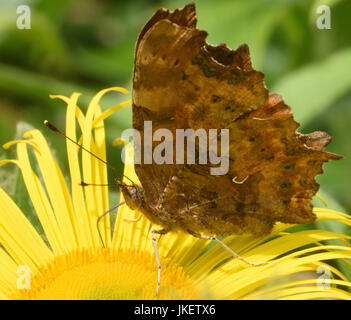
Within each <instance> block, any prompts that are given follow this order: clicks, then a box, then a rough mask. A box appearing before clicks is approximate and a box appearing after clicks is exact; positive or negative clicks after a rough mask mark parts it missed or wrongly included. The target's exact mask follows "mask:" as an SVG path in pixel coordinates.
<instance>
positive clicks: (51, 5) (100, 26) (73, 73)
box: [0, 0, 351, 230]
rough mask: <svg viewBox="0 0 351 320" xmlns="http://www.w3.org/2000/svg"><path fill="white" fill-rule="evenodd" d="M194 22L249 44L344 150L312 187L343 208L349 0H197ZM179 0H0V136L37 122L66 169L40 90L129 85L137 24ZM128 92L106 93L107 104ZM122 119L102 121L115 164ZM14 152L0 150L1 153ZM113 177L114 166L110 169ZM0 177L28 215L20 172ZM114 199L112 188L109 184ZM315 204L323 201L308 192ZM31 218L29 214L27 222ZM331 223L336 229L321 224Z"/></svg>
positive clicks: (350, 134) (60, 121)
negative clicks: (324, 9) (324, 17)
mask: <svg viewBox="0 0 351 320" xmlns="http://www.w3.org/2000/svg"><path fill="white" fill-rule="evenodd" d="M195 2H196V6H197V17H198V27H199V28H200V29H203V30H206V31H208V33H209V36H208V42H209V43H211V44H218V43H222V42H225V43H227V45H228V46H230V47H232V48H236V47H237V46H238V45H240V44H241V43H247V44H248V45H249V47H250V51H251V56H252V61H253V65H254V67H255V69H257V70H260V71H263V72H264V73H265V81H266V85H267V87H268V89H269V90H270V91H271V92H276V93H279V94H281V95H283V96H284V98H285V101H286V103H287V104H289V105H290V106H291V107H292V111H293V113H294V115H295V119H296V120H297V121H299V122H300V123H301V125H302V126H301V128H300V129H299V131H300V132H303V133H308V132H311V131H314V130H324V131H327V132H328V133H329V134H331V135H332V136H333V137H334V141H333V143H332V144H331V145H330V146H328V147H327V150H328V151H331V152H336V153H339V154H341V155H343V156H344V159H343V160H341V161H333V162H331V163H328V164H326V165H325V166H324V169H325V173H324V174H323V175H322V176H319V177H318V181H319V182H320V183H321V191H320V192H319V194H320V195H322V196H323V197H324V198H325V199H326V200H327V202H328V205H329V207H330V208H333V209H339V210H342V211H344V212H351V210H350V209H351V197H350V189H351V170H350V168H351V160H350V156H351V142H350V140H351V130H350V120H351V1H349V0H344V1H342V0H339V1H338V0H334V1H333V0H323V1H309V0H300V1H298V0H281V1H279V0H276V1H273V0H272V1H268V0H266V1H265V0H245V1H233V0H231V1H230V0H221V1H213V0H212V1H210V0H199V1H195ZM185 3H186V2H185V1H156V0H154V1H146V0H144V1H141V0H140V1H112V0H111V1H107V0H105V1H101V0H95V1H92V0H76V1H72V0H51V1H48V0H38V1H15V0H11V1H4V0H2V1H1V2H0V144H1V145H2V144H3V143H5V142H7V141H8V140H12V139H15V138H20V137H21V136H22V134H23V132H24V131H26V130H28V129H30V128H32V127H36V128H39V129H40V130H42V132H44V135H45V136H46V137H47V139H48V140H49V142H50V146H51V147H52V148H53V150H54V155H55V157H56V158H57V159H58V161H59V163H60V166H61V168H62V169H63V170H64V172H66V173H67V161H66V154H65V152H63V150H65V147H64V143H65V141H63V139H62V138H61V137H59V136H56V135H55V134H54V133H52V132H49V131H48V130H47V129H46V128H45V127H44V126H43V124H42V123H43V120H44V119H48V120H49V121H51V122H52V123H54V124H55V125H56V126H58V127H59V128H64V117H65V105H64V103H63V102H62V101H60V100H57V99H56V100H51V99H49V94H63V95H67V96H70V95H71V94H72V93H73V92H74V91H79V92H82V93H83V96H82V97H81V99H80V103H81V106H82V107H86V104H87V102H89V100H90V99H91V97H92V96H93V95H94V94H95V93H96V92H97V91H99V90H101V89H103V88H107V87H110V86H123V87H126V88H128V89H131V78H132V70H133V55H134V44H135V41H136V38H137V35H138V32H139V30H140V29H141V27H142V26H143V24H144V23H145V22H146V20H147V19H148V18H149V17H150V16H151V15H152V14H153V12H154V11H155V10H156V9H158V8H159V7H166V8H169V9H175V8H177V7H181V6H183V5H184V4H185ZM20 4H26V5H28V6H29V7H30V8H31V29H30V30H20V29H18V28H17V26H16V21H17V18H18V14H16V8H17V6H18V5H20ZM321 4H324V5H325V4H326V5H329V6H330V8H331V29H330V30H326V29H322V30H320V29H318V28H317V27H316V20H317V18H318V17H319V16H320V14H317V8H318V6H319V5H321ZM128 98H130V95H129V96H122V95H121V94H119V95H118V94H109V95H108V96H107V97H106V98H105V99H104V100H103V103H102V106H103V107H104V108H105V109H107V108H108V107H111V106H113V105H115V104H116V103H117V102H119V101H122V100H126V99H128ZM130 126H131V108H128V107H127V108H125V109H124V110H121V111H119V112H117V113H116V114H115V115H113V116H112V117H111V118H109V119H108V120H107V121H106V128H107V148H108V161H109V162H110V163H111V164H113V165H115V166H117V167H119V168H121V167H122V164H121V161H120V156H119V152H120V149H119V148H115V147H112V145H111V142H112V141H113V139H114V138H116V137H118V136H120V134H121V132H122V130H124V129H126V128H129V127H130ZM8 157H15V154H14V152H13V151H11V150H10V151H4V150H1V151H0V158H8ZM110 176H111V177H112V178H113V173H112V172H111V175H110ZM0 185H1V186H2V187H4V188H5V189H6V190H7V191H8V192H9V193H10V194H12V195H13V197H14V198H15V200H16V202H17V203H18V205H19V206H20V207H21V208H22V210H23V211H24V212H26V213H27V214H28V215H29V217H30V218H31V219H32V220H35V216H34V215H33V210H32V207H31V204H30V201H29V199H28V198H27V195H26V192H25V188H24V185H23V181H22V178H21V176H20V175H19V174H18V171H17V169H16V168H14V167H13V166H10V165H7V166H6V167H4V168H0ZM112 195H113V196H112V197H111V203H116V201H117V198H118V194H117V191H112ZM315 203H316V204H317V205H319V206H323V204H322V203H321V202H320V201H319V200H317V201H316V202H315ZM33 222H34V221H33ZM330 227H331V228H332V229H334V230H336V229H337V228H338V227H337V226H334V225H330Z"/></svg>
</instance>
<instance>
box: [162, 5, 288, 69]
mask: <svg viewBox="0 0 351 320" xmlns="http://www.w3.org/2000/svg"><path fill="white" fill-rule="evenodd" d="M185 3H186V2H184V1H175V2H174V1H169V2H168V3H166V4H165V5H164V7H166V8H177V7H182V6H184V5H185ZM287 9H288V7H287V6H286V4H284V3H280V2H278V1H265V2H264V4H262V0H247V1H232V0H231V1H228V0H227V1H218V2H213V1H210V0H204V1H198V2H196V11H197V18H198V28H199V29H200V30H206V31H207V32H208V38H207V42H208V43H210V44H214V45H216V44H218V43H223V42H225V43H226V44H227V45H228V47H231V48H232V49H236V48H237V47H238V46H239V45H241V44H243V43H246V44H247V45H248V46H249V48H250V54H251V58H252V61H253V65H254V67H255V68H257V69H260V68H261V64H262V59H263V55H264V51H265V49H266V46H267V43H268V41H269V39H270V36H271V34H272V33H273V31H274V28H275V27H276V26H277V24H278V23H279V22H280V21H281V19H284V15H285V13H286V10H287Z"/></svg>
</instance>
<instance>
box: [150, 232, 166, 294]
mask: <svg viewBox="0 0 351 320" xmlns="http://www.w3.org/2000/svg"><path fill="white" fill-rule="evenodd" d="M167 232H168V230H166V229H161V230H154V229H152V230H151V236H152V244H153V246H154V251H155V256H156V261H157V269H158V273H157V288H156V296H157V295H158V293H159V291H160V285H161V260H160V255H159V253H158V249H157V242H156V235H155V234H156V233H158V234H166V233H167Z"/></svg>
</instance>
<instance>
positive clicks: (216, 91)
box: [118, 3, 342, 291]
mask: <svg viewBox="0 0 351 320" xmlns="http://www.w3.org/2000/svg"><path fill="white" fill-rule="evenodd" d="M206 37H207V33H206V32H205V31H200V30H198V29H197V28H196V13H195V5H194V4H193V3H190V4H188V5H186V6H185V7H184V8H183V9H177V10H175V11H173V12H170V11H168V10H165V9H159V10H158V11H156V13H155V14H154V15H153V16H152V17H151V18H150V20H149V21H148V22H147V23H146V24H145V26H144V27H143V28H142V30H141V32H140V34H139V37H138V40H137V43H136V48H135V61H134V63H135V64H134V78H133V128H134V129H136V130H138V131H139V132H140V133H141V141H144V139H145V133H144V129H145V128H144V121H152V125H153V127H152V133H154V132H155V131H156V130H157V129H158V128H167V129H169V130H170V131H171V132H172V133H174V136H176V135H175V131H176V129H187V128H191V129H194V130H197V129H199V128H204V129H205V130H209V129H214V128H215V129H218V130H220V129H222V128H227V129H229V142H230V146H229V171H228V173H227V174H225V175H211V174H210V168H211V167H213V166H212V165H211V164H198V163H195V164H176V163H175V164H167V163H164V164H157V163H155V162H154V161H152V163H151V164H145V163H144V161H143V159H144V157H143V155H144V153H143V152H144V148H145V147H146V146H145V145H143V142H141V144H142V145H141V155H142V161H141V163H140V164H135V171H136V174H137V176H138V178H139V180H140V183H141V186H137V185H134V184H133V185H126V184H124V183H121V182H119V183H118V184H119V185H120V187H121V190H122V192H123V196H124V199H125V201H126V203H127V205H128V206H129V207H130V208H131V209H134V210H138V211H140V212H141V213H142V214H144V215H145V216H146V217H147V218H148V219H149V220H150V221H151V222H152V223H155V224H157V225H161V226H162V227H163V229H161V230H153V231H152V236H153V241H154V245H155V249H156V242H155V233H159V234H165V233H167V232H169V231H173V230H181V231H184V232H187V233H189V234H191V235H193V236H195V237H198V238H202V239H211V240H216V241H218V242H219V243H220V244H222V245H223V246H225V245H224V244H223V243H221V242H220V241H219V240H218V239H217V238H216V237H214V236H218V235H232V234H254V235H258V236H261V235H265V234H268V233H270V231H271V230H272V227H273V225H274V224H275V222H277V221H280V222H285V223H294V224H303V223H311V222H313V221H315V218H316V216H315V214H314V213H313V212H312V208H313V206H312V204H311V199H312V197H313V196H314V195H315V194H316V192H317V190H318V188H319V184H318V183H317V182H316V181H315V176H316V175H317V174H320V173H322V172H323V170H322V165H323V163H324V162H327V161H328V160H337V159H340V158H342V157H341V156H339V155H336V154H333V153H328V152H323V151H322V149H323V148H324V147H325V146H326V145H327V144H329V142H330V141H331V139H332V138H331V137H330V136H329V135H328V134H327V133H325V132H320V131H318V132H313V133H310V134H307V135H303V134H300V133H297V132H296V129H297V128H298V127H299V124H298V123H297V122H296V121H294V119H293V115H292V113H291V112H290V107H288V106H287V105H285V104H284V101H283V99H282V97H281V96H279V95H277V94H268V90H267V89H266V87H265V84H264V81H263V78H264V75H263V73H261V72H258V71H255V70H254V69H253V68H252V65H251V61H250V55H249V49H248V47H247V45H241V46H240V47H239V48H238V49H237V50H231V49H229V48H228V47H227V46H226V45H224V44H220V45H218V46H212V45H209V44H207V43H206V41H205V39H206ZM219 138H220V137H219V136H218V139H219ZM158 143H160V142H157V141H153V145H152V147H153V148H154V147H156V146H157V144H158ZM175 144H176V142H175ZM198 147H199V146H198V144H197V145H196V148H197V149H198ZM174 148H175V146H174ZM185 154H186V152H185ZM244 179H246V180H245V181H244V183H238V181H240V180H241V181H243V180H244ZM226 249H229V250H230V248H228V247H226ZM230 251H231V250H230ZM231 252H232V251H231ZM232 253H233V252H232ZM233 254H234V253H233ZM156 256H157V260H158V265H159V270H160V267H161V266H160V262H159V258H158V253H157V251H156ZM243 260H244V259H243ZM159 281H160V277H159ZM158 288H159V283H158ZM157 291H158V289H157Z"/></svg>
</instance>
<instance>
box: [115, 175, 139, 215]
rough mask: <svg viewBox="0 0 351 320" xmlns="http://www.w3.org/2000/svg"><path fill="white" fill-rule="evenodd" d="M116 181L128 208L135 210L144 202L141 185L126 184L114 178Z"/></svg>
mask: <svg viewBox="0 0 351 320" xmlns="http://www.w3.org/2000/svg"><path fill="white" fill-rule="evenodd" d="M116 183H117V185H118V186H119V187H120V190H121V191H122V193H123V197H124V200H125V202H126V203H127V205H128V207H129V208H131V209H132V210H135V209H139V208H141V207H142V204H143V202H144V190H143V188H142V187H140V186H138V185H136V184H134V183H133V184H131V185H128V184H126V183H124V182H123V181H121V180H119V179H116Z"/></svg>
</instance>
